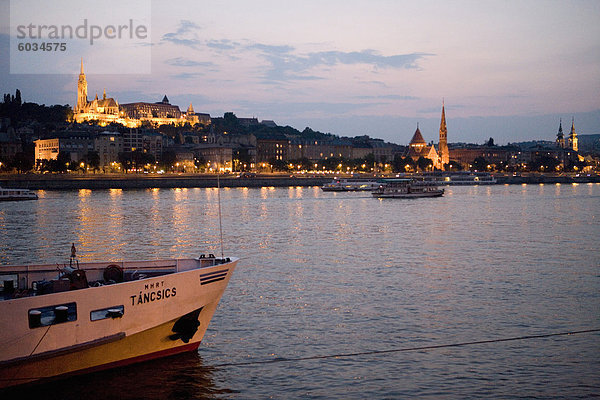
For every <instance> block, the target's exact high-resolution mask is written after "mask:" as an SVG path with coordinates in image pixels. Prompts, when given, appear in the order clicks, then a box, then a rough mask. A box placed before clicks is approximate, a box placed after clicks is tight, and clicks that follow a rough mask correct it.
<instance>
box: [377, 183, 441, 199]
mask: <svg viewBox="0 0 600 400" xmlns="http://www.w3.org/2000/svg"><path fill="white" fill-rule="evenodd" d="M443 194H444V189H438V187H437V185H436V184H435V183H434V182H431V181H424V180H415V179H384V180H383V181H382V183H381V184H380V186H379V188H378V189H377V190H374V191H373V192H372V195H373V197H379V198H398V199H414V198H421V197H440V196H442V195H443Z"/></svg>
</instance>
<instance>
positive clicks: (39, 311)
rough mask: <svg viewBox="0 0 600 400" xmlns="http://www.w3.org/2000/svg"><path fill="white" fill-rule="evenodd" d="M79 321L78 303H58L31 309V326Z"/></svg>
mask: <svg viewBox="0 0 600 400" xmlns="http://www.w3.org/2000/svg"><path fill="white" fill-rule="evenodd" d="M69 321H77V303H67V304H56V305H53V306H47V307H38V308H32V309H31V310H29V328H31V329H33V328H39V327H41V326H48V325H56V324H62V323H63V322H69Z"/></svg>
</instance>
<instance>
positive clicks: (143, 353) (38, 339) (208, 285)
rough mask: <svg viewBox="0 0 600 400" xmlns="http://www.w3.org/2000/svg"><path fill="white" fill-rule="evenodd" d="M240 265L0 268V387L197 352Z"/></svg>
mask: <svg viewBox="0 0 600 400" xmlns="http://www.w3.org/2000/svg"><path fill="white" fill-rule="evenodd" d="M237 261H238V259H236V258H219V257H215V256H214V255H212V254H211V255H208V256H201V257H199V258H194V259H175V260H155V261H132V262H94V263H81V264H79V263H77V262H76V259H75V261H74V259H73V258H72V259H71V262H70V263H69V265H64V266H57V265H27V266H3V267H0V284H1V285H2V292H1V295H0V349H1V351H0V387H7V386H13V385H19V384H25V383H29V382H34V381H40V380H46V379H51V378H56V377H63V376H68V375H72V374H80V373H86V372H92V371H96V370H101V369H107V368H111V367H115V366H121V365H127V364H132V363H135V362H140V361H145V360H149V359H153V358H158V357H163V356H166V355H171V354H176V353H180V352H184V351H192V350H195V349H197V348H198V346H199V344H200V341H201V340H202V337H203V336H204V333H205V332H206V328H207V327H208V324H209V322H210V320H211V318H212V316H213V313H214V312H215V309H216V308H217V304H218V303H219V300H220V299H221V296H222V295H223V292H224V290H225V288H226V287H227V284H228V282H229V279H230V278H231V275H232V273H233V270H234V269H235V266H236V263H237Z"/></svg>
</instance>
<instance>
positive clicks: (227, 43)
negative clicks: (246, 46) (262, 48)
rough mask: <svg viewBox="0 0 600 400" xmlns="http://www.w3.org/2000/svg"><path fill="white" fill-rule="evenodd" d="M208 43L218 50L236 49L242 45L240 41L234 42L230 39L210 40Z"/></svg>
mask: <svg viewBox="0 0 600 400" xmlns="http://www.w3.org/2000/svg"><path fill="white" fill-rule="evenodd" d="M206 45H207V46H208V47H210V48H212V49H216V50H234V49H236V48H238V47H239V46H240V43H238V42H232V41H231V40H229V39H221V40H208V41H207V42H206Z"/></svg>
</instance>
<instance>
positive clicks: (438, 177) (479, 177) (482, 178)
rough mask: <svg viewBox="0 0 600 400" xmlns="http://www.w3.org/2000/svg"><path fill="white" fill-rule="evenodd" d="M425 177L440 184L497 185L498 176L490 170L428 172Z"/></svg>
mask: <svg viewBox="0 0 600 400" xmlns="http://www.w3.org/2000/svg"><path fill="white" fill-rule="evenodd" d="M423 178H424V179H426V180H431V181H434V182H435V183H437V184H438V185H495V184H496V183H497V181H496V178H494V176H493V175H492V174H490V173H489V172H470V171H455V172H441V171H438V172H427V173H425V174H423Z"/></svg>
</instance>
